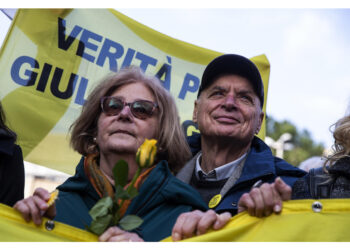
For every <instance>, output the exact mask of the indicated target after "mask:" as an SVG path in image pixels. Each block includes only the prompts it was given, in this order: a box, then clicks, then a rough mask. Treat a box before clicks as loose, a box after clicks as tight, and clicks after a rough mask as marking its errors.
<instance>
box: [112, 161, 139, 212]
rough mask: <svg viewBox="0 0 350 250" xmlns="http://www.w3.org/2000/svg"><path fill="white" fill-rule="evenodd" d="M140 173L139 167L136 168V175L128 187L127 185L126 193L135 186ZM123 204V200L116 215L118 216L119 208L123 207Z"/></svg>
mask: <svg viewBox="0 0 350 250" xmlns="http://www.w3.org/2000/svg"><path fill="white" fill-rule="evenodd" d="M140 173H141V167H138V168H137V170H136V173H135V174H134V177H133V178H132V180H131V183H130V185H129V186H128V188H127V189H126V191H127V192H128V193H129V191H130V189H131V187H133V186H134V184H135V182H136V180H137V178H138V177H139V176H140ZM124 202H125V199H122V202H121V203H120V206H119V209H118V210H117V213H118V214H119V210H120V208H122V207H123V204H124Z"/></svg>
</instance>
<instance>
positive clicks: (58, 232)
mask: <svg viewBox="0 0 350 250" xmlns="http://www.w3.org/2000/svg"><path fill="white" fill-rule="evenodd" d="M97 240H98V237H97V236H96V235H94V234H92V233H89V232H87V231H84V230H81V229H79V228H75V227H71V226H69V225H66V224H63V223H59V222H56V221H55V222H53V221H50V220H48V219H46V218H43V223H42V224H41V225H40V226H36V225H35V224H34V223H33V222H29V223H27V222H26V221H25V220H24V219H23V218H22V216H21V214H20V213H18V212H17V211H16V210H14V209H13V208H11V207H8V206H6V205H4V204H1V203H0V241H1V242H22V241H25V242H51V241H57V242H67V241H71V242H74V241H97Z"/></svg>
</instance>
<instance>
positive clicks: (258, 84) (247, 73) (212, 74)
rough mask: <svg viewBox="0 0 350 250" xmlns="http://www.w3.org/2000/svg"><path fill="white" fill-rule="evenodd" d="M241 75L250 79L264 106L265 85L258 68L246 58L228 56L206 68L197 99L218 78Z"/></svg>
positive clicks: (220, 57) (233, 55) (220, 58)
mask: <svg viewBox="0 0 350 250" xmlns="http://www.w3.org/2000/svg"><path fill="white" fill-rule="evenodd" d="M230 74H233V75H239V76H241V77H244V78H246V79H248V81H249V82H250V83H251V84H252V86H253V89H254V91H255V93H256V95H257V96H258V97H259V100H260V106H261V107H262V106H263V105H264V84H263V81H262V80H261V76H260V73H259V70H258V68H257V67H256V66H255V64H254V63H253V62H252V61H250V60H249V59H248V58H245V57H244V56H240V55H235V54H226V55H222V56H219V57H217V58H215V59H214V60H213V61H211V62H210V63H209V64H208V66H207V67H206V68H205V70H204V73H203V76H202V82H201V85H200V86H199V90H198V95H197V98H199V96H200V94H201V92H202V91H203V90H204V89H206V88H208V87H209V86H210V85H211V84H212V83H213V82H214V81H215V80H216V79H217V78H218V77H220V76H223V75H230Z"/></svg>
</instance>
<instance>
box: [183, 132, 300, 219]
mask: <svg viewBox="0 0 350 250" xmlns="http://www.w3.org/2000/svg"><path fill="white" fill-rule="evenodd" d="M187 139H188V143H189V145H190V147H193V148H191V150H192V152H193V153H194V154H195V153H197V152H198V151H199V150H200V145H201V144H200V142H199V141H200V135H199V134H193V136H190V137H188V138H187ZM305 174H306V172H305V171H303V170H301V169H299V168H297V167H294V166H292V165H291V164H289V163H287V162H286V161H284V160H282V159H280V158H277V157H275V156H273V155H272V152H271V150H270V148H269V147H268V146H267V145H266V144H265V143H264V142H263V141H262V140H261V139H259V138H258V137H254V139H253V141H252V144H251V148H250V151H249V153H248V156H247V159H246V161H245V163H244V167H243V170H242V173H241V176H240V178H239V179H238V180H237V181H236V183H235V184H234V185H233V187H231V188H230V190H229V191H228V192H227V193H226V195H225V196H224V197H223V198H222V200H221V202H220V203H219V205H218V206H217V207H215V208H214V209H215V210H216V212H218V213H222V212H225V211H228V212H230V213H231V214H232V215H235V214H236V213H237V209H238V200H239V198H240V197H241V196H242V194H244V193H246V192H249V191H250V189H251V187H252V186H253V185H254V183H255V182H257V181H258V180H262V181H263V182H268V183H272V182H274V181H275V179H276V178H277V177H278V176H279V177H281V178H282V180H283V181H284V182H286V183H287V184H288V185H289V186H293V184H294V182H295V181H296V180H297V179H299V178H300V177H302V176H304V175H305Z"/></svg>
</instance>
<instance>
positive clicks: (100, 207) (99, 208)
mask: <svg viewBox="0 0 350 250" xmlns="http://www.w3.org/2000/svg"><path fill="white" fill-rule="evenodd" d="M112 206H113V201H112V199H111V197H109V196H108V197H103V198H102V199H100V200H99V201H98V202H97V203H96V204H95V205H94V206H93V207H92V208H91V209H90V211H89V214H90V216H91V217H92V219H93V220H95V219H96V218H98V217H102V216H105V215H106V214H107V213H108V210H110V209H111V208H112Z"/></svg>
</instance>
